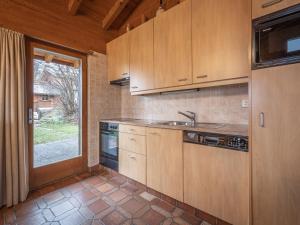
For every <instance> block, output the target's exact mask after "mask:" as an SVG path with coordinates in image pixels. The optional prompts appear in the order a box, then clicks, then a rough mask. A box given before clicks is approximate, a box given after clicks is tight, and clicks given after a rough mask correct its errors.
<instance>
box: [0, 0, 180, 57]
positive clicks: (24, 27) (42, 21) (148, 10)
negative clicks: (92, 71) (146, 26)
mask: <svg viewBox="0 0 300 225" xmlns="http://www.w3.org/2000/svg"><path fill="white" fill-rule="evenodd" d="M116 1H119V0H38V1H37V0H0V26H1V27H5V28H8V29H12V30H15V31H18V32H21V33H23V34H25V35H28V36H31V37H34V38H37V39H41V40H45V41H48V42H52V43H56V44H59V45H63V46H66V47H69V48H72V49H77V50H80V51H83V52H88V51H89V50H93V51H97V52H101V53H105V51H106V43H107V42H108V41H110V40H112V39H113V38H115V37H117V36H118V35H120V34H121V33H123V32H124V31H125V27H126V24H127V23H130V24H131V27H135V26H137V25H139V24H140V23H141V15H146V17H147V18H152V17H153V16H154V15H155V11H156V9H157V8H158V6H159V0H140V1H137V0H131V1H134V2H136V3H138V5H136V6H137V7H136V8H134V9H131V10H132V11H131V12H130V15H126V16H125V17H124V14H123V17H122V16H121V17H120V19H119V21H116V22H115V23H114V24H115V25H114V27H113V29H118V28H119V27H120V29H118V30H104V29H103V28H102V22H103V19H104V18H105V16H106V15H107V14H108V13H109V12H110V10H111V9H112V7H113V6H114V4H115V3H116ZM178 1H179V0H166V8H170V7H171V6H173V5H175V4H177V2H178ZM125 14H126V13H125ZM127 17H128V18H127ZM116 24H117V26H116Z"/></svg>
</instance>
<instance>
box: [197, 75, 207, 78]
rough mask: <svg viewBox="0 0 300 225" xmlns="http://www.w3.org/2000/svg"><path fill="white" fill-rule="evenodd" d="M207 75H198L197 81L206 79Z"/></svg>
mask: <svg viewBox="0 0 300 225" xmlns="http://www.w3.org/2000/svg"><path fill="white" fill-rule="evenodd" d="M206 77H207V75H200V76H197V78H198V79H203V78H206Z"/></svg>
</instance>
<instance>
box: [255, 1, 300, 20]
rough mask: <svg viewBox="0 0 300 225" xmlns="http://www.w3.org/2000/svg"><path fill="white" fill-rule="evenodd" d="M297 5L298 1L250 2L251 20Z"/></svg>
mask: <svg viewBox="0 0 300 225" xmlns="http://www.w3.org/2000/svg"><path fill="white" fill-rule="evenodd" d="M299 3H300V0H252V18H253V19H254V18H258V17H261V16H264V15H267V14H270V13H272V12H276V11H278V10H281V9H284V8H287V7H290V6H293V5H296V4H299Z"/></svg>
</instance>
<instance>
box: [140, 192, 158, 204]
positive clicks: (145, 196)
mask: <svg viewBox="0 0 300 225" xmlns="http://www.w3.org/2000/svg"><path fill="white" fill-rule="evenodd" d="M140 196H141V197H142V198H143V199H145V200H147V201H149V202H151V201H152V200H154V199H156V196H154V195H152V194H150V193H148V192H146V191H144V192H143V193H141V194H140Z"/></svg>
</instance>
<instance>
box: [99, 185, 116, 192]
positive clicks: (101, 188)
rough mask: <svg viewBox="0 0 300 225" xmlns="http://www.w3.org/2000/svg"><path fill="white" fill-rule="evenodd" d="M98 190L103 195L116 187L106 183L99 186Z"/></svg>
mask: <svg viewBox="0 0 300 225" xmlns="http://www.w3.org/2000/svg"><path fill="white" fill-rule="evenodd" d="M96 189H97V190H98V191H100V192H102V193H105V192H109V191H111V190H112V189H114V186H113V185H111V184H109V183H106V184H103V185H100V186H98V187H97V188H96Z"/></svg>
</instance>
